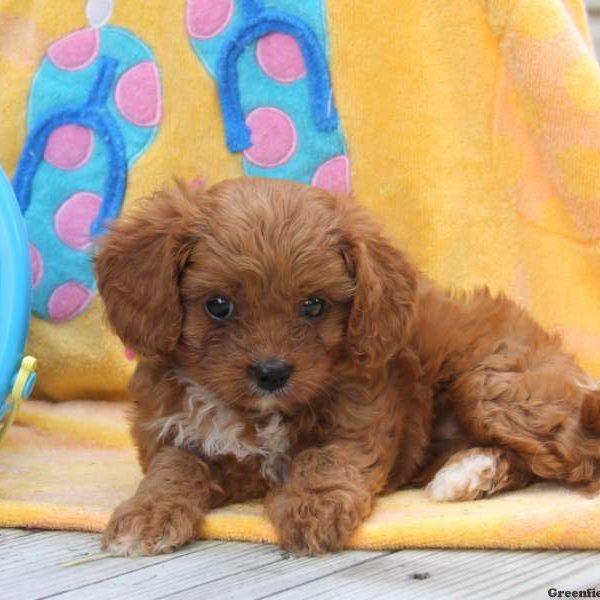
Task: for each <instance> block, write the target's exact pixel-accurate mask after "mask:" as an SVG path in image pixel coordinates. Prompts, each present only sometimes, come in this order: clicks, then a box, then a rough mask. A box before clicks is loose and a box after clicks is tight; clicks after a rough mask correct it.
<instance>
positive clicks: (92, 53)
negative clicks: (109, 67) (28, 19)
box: [48, 27, 100, 71]
mask: <svg viewBox="0 0 600 600" xmlns="http://www.w3.org/2000/svg"><path fill="white" fill-rule="evenodd" d="M99 47H100V38H99V35H98V30H97V29H92V28H91V27H90V28H88V29H79V30H77V31H74V32H73V33H70V34H69V35H67V36H65V37H64V38H61V39H60V40H57V41H56V42H54V43H53V44H52V45H51V46H50V47H49V48H48V58H49V59H50V60H51V61H52V62H53V63H54V65H56V66H57V67H58V68H59V69H64V70H65V71H78V70H79V69H83V68H84V67H87V66H88V65H89V64H90V63H91V62H93V61H94V59H95V58H96V56H97V55H98V49H99Z"/></svg>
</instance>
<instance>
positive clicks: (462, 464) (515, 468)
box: [426, 448, 531, 502]
mask: <svg viewBox="0 0 600 600" xmlns="http://www.w3.org/2000/svg"><path fill="white" fill-rule="evenodd" d="M530 480H531V472H530V471H529V469H527V468H526V467H525V465H524V464H523V463H522V461H521V460H520V459H519V457H518V456H517V455H516V454H515V453H514V452H511V451H510V450H502V449H500V448H469V449H468V450H459V451H458V452H456V453H455V454H453V455H452V456H451V457H450V458H449V459H448V460H447V462H446V463H445V464H444V466H443V467H442V468H441V469H440V470H439V471H437V473H436V474H435V475H434V477H433V479H432V480H431V481H430V482H429V484H428V486H427V488H426V492H427V495H428V496H429V497H430V498H431V499H432V500H435V501H437V502H449V501H459V500H477V499H478V498H482V497H483V496H491V495H492V494H495V493H497V492H500V491H503V490H514V489H518V488H521V487H524V486H526V485H527V484H528V483H529V481H530Z"/></svg>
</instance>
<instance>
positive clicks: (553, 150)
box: [0, 0, 600, 452]
mask: <svg viewBox="0 0 600 600" xmlns="http://www.w3.org/2000/svg"><path fill="white" fill-rule="evenodd" d="M150 4H151V5H150ZM150 4H149V3H148V2H126V1H124V0H115V1H114V2H111V1H110V0H89V1H88V3H87V6H86V3H85V2H84V0H55V1H54V2H14V1H13V0H0V74H1V75H0V78H1V80H0V163H1V164H2V167H3V168H4V170H5V171H6V172H7V173H9V174H10V175H11V177H13V181H14V182H15V184H18V185H17V187H18V188H20V189H21V188H22V189H25V188H26V187H27V186H26V185H23V184H19V181H21V178H22V177H23V176H22V175H19V173H20V172H21V169H22V167H23V161H24V162H25V163H26V164H27V163H28V161H30V162H31V160H32V159H31V158H27V157H26V154H27V153H26V152H25V149H26V148H30V146H29V144H30V142H31V139H32V134H33V132H34V131H36V129H37V128H38V127H40V126H41V124H42V123H43V122H45V121H47V120H48V118H50V117H51V116H52V115H54V114H55V113H56V112H61V111H63V112H64V111H81V110H82V107H83V106H85V105H86V103H89V102H91V103H92V105H94V106H97V107H98V106H99V107H104V109H105V114H107V115H109V116H110V117H111V118H112V119H113V121H114V123H116V124H117V127H116V130H117V131H118V134H117V135H116V136H113V138H117V139H118V138H119V136H120V137H121V138H122V140H123V146H124V148H125V162H126V163H127V168H126V181H125V182H124V183H126V185H123V188H124V193H123V195H122V197H121V198H120V199H119V200H118V201H116V200H115V201H113V199H114V198H116V197H118V195H119V194H116V195H115V194H114V191H115V190H117V191H118V190H119V189H120V186H121V184H120V183H119V182H123V181H124V180H123V176H122V173H123V170H122V169H111V168H110V167H109V165H108V161H109V160H112V159H111V158H110V156H111V154H110V149H109V144H108V143H107V142H105V140H104V138H103V137H102V133H98V132H97V130H96V129H94V128H93V127H91V126H90V124H89V123H88V124H86V123H82V122H78V121H77V120H75V121H69V122H65V123H61V125H60V127H59V128H58V129H53V130H52V133H48V139H47V140H46V142H45V146H44V148H43V149H42V148H41V147H38V146H35V144H34V145H33V146H31V149H32V151H33V155H34V157H35V156H37V157H38V158H39V157H40V156H41V160H40V162H39V164H38V165H37V168H35V169H33V170H31V172H30V173H29V176H28V177H29V182H30V185H31V194H30V196H29V197H27V196H28V195H27V193H25V194H23V193H20V194H19V197H20V199H21V202H22V205H23V207H24V210H25V215H26V218H27V221H28V225H29V227H30V235H31V242H32V257H33V260H34V267H35V274H36V277H35V283H36V288H35V302H36V303H35V310H36V314H38V315H39V316H40V317H41V318H34V320H33V324H32V328H31V337H30V348H29V351H30V352H31V353H32V354H34V355H35V356H37V357H38V358H39V383H38V387H37V390H38V393H39V394H41V395H43V396H44V397H51V398H53V399H68V398H89V397H102V398H106V397H122V394H123V393H124V390H125V388H126V384H127V379H128V377H129V375H130V373H131V370H132V367H133V363H131V362H127V361H126V359H125V357H124V352H123V348H122V345H121V344H120V343H119V341H118V340H117V339H116V338H115V337H114V336H113V335H112V334H111V333H110V332H109V330H108V328H107V327H106V325H105V322H104V321H103V318H102V306H101V303H100V301H99V298H98V296H97V294H95V291H94V290H95V285H94V281H93V278H92V276H91V267H90V263H89V255H90V253H91V252H92V250H93V238H94V236H95V235H96V233H97V232H99V231H101V229H102V226H103V222H102V221H103V219H108V220H110V218H112V217H113V216H114V215H116V214H117V213H118V212H119V211H120V210H122V211H127V210H129V208H130V207H131V206H132V205H133V204H134V203H135V201H136V199H137V198H140V197H142V196H147V195H149V194H150V193H151V192H152V191H153V190H155V189H157V188H159V187H160V186H161V185H163V184H164V182H165V181H167V180H168V179H170V178H171V177H172V176H173V175H179V176H181V177H184V178H186V179H188V180H194V179H196V178H197V177H198V176H201V177H203V178H204V179H205V180H206V181H207V182H208V183H213V182H216V181H219V180H220V179H223V178H228V177H235V176H239V175H241V174H243V173H244V172H246V173H251V174H262V175H266V176H270V177H288V178H293V179H297V180H300V181H305V182H314V183H316V184H317V185H320V186H322V187H326V188H329V189H335V190H348V189H349V188H350V166H351V182H352V185H351V187H352V190H353V192H354V193H355V194H356V196H357V198H358V199H359V200H360V201H361V202H363V203H364V204H365V205H367V206H368V208H369V209H370V210H371V211H372V212H373V213H375V215H376V216H377V217H378V218H379V219H380V220H381V221H382V222H383V223H384V224H385V227H386V229H387V231H388V233H389V234H390V235H391V236H392V237H394V238H395V239H396V240H397V242H398V244H399V245H400V246H402V247H404V248H406V250H408V252H409V253H410V254H411V255H412V256H413V257H414V258H415V260H416V262H417V263H418V265H419V266H420V267H421V268H422V269H423V270H424V271H425V272H426V273H427V274H428V275H430V276H432V277H433V278H435V279H436V280H438V281H440V282H441V283H442V284H445V285H449V286H451V287H453V288H458V289H462V288H471V287H473V286H477V285H481V284H488V285H489V286H490V287H491V288H492V289H493V290H494V291H500V290H502V291H505V292H507V293H508V294H510V295H511V296H512V297H513V298H515V299H517V300H518V301H519V302H520V303H521V304H522V305H524V306H525V307H527V308H528V309H529V310H531V311H532V313H533V314H534V316H535V317H536V318H537V319H538V320H539V321H540V322H541V323H542V325H544V326H545V327H547V328H548V329H553V330H558V331H560V332H561V333H562V335H563V336H564V339H565V342H566V345H567V347H568V349H569V350H571V351H572V352H574V353H575V354H576V355H577V357H578V359H579V361H580V362H581V364H582V365H583V366H584V367H585V368H587V369H589V370H590V372H591V373H592V374H593V375H595V376H597V377H598V376H600V302H599V301H598V298H600V258H599V257H600V254H599V241H598V240H599V236H600V210H599V207H600V180H599V175H598V174H599V173H600V145H599V142H598V140H600V72H599V69H598V66H597V63H596V61H595V57H594V52H593V49H592V46H591V43H590V40H589V35H588V32H587V27H586V23H585V10H584V4H583V2H582V0H516V1H515V0H487V1H483V0H482V1H477V2H475V1H473V0H453V2H440V1H439V0H406V1H404V2H401V3H399V2H397V1H396V0H380V1H378V2H348V1H347V0H305V1H304V0H303V1H296V0H254V1H252V0H250V1H249V0H211V1H208V0H187V1H186V0H172V1H170V0H169V1H167V0H155V2H153V3H150ZM111 5H112V13H111ZM90 7H91V8H94V9H95V12H94V10H90ZM98 7H99V8H100V9H102V10H99V8H98ZM86 8H87V11H86ZM98 10H99V13H100V16H99V17H98V14H99V13H98ZM103 11H104V12H103ZM92 17H93V18H92ZM73 40H74V41H73ZM53 60H54V61H57V62H58V63H59V66H57V65H56V64H55V63H54V62H52V61H53ZM88 61H89V64H88ZM106 61H108V67H107V66H106V65H107V62H106ZM111 61H117V62H118V66H117V68H116V70H115V72H114V74H113V76H114V78H113V81H112V83H110V85H109V84H108V83H107V82H108V81H109V80H110V77H109V76H111V71H110V68H111V67H110V64H111ZM61 64H62V67H61V66H60V65H61ZM102 65H104V67H103V68H104V69H108V70H106V71H105V77H106V78H100V77H99V75H100V67H101V66H102ZM140 65H142V66H140ZM151 65H152V66H151ZM64 67H66V68H64ZM128 72H132V73H133V75H131V76H129V77H127V78H125V73H128ZM159 73H160V77H159V79H160V83H159V82H158V78H157V77H158V74H159ZM120 81H122V82H124V83H122V85H119V82H120ZM93 90H96V92H94V93H92V92H93ZM128 90H129V91H128ZM98 92H101V93H98ZM104 100H105V103H104V104H103V101H104ZM94 103H95V104H94ZM28 107H29V108H28ZM97 110H100V109H99V108H98V109H97ZM132 111H133V112H132ZM136 111H137V112H141V113H142V114H141V116H140V115H139V114H138V115H137V116H135V114H133V113H136ZM136 114H137V113H136ZM103 122H104V121H103ZM92 130H93V131H92ZM90 131H91V133H90ZM342 132H343V133H342ZM117 144H118V142H117ZM38 145H39V142H38ZM110 146H111V147H115V144H114V142H111V143H110ZM88 154H89V156H88ZM86 159H87V160H86ZM19 161H21V163H20V166H19V167H17V165H18V163H19ZM122 162H123V161H121V164H122ZM79 164H81V166H77V165H79ZM65 167H67V168H65ZM28 169H30V167H28ZM85 174H89V175H90V176H89V178H88V177H87V176H86V177H84V175H85ZM28 177H24V178H23V179H24V180H27V179H28ZM109 177H112V178H113V179H111V181H113V182H116V183H117V184H116V185H114V184H113V183H111V184H110V185H109ZM107 190H108V191H107ZM111 193H112V196H111ZM73 198H74V199H73ZM111 198H112V199H111ZM69 200H71V201H70V202H68V201H69ZM90 242H92V244H91V245H90ZM65 284H66V285H67V286H68V287H67V288H63V287H61V286H64V285H65ZM65 289H66V291H67V292H69V293H66V294H65V293H64V292H62V291H59V292H57V291H56V290H65ZM54 294H56V295H54ZM53 295H54V296H53ZM51 299H52V302H51ZM80 311H81V312H80ZM70 317H75V318H70ZM52 319H55V320H52ZM57 320H61V322H57ZM0 452H1V449H0Z"/></svg>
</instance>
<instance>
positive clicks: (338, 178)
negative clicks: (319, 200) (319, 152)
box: [312, 154, 351, 193]
mask: <svg viewBox="0 0 600 600" xmlns="http://www.w3.org/2000/svg"><path fill="white" fill-rule="evenodd" d="M312 184H313V185H314V186H316V187H318V188H321V189H323V190H327V191H329V192H338V193H339V192H342V193H349V192H350V189H351V185H350V161H349V160H348V157H347V156H346V155H344V154H341V155H340V156H334V157H333V158H330V159H329V160H327V161H325V162H324V163H323V164H322V165H321V166H320V167H319V168H318V169H317V170H316V171H315V174H314V176H313V178H312Z"/></svg>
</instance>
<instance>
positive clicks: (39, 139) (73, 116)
mask: <svg viewBox="0 0 600 600" xmlns="http://www.w3.org/2000/svg"><path fill="white" fill-rule="evenodd" d="M117 64H118V63H117V61H116V60H115V59H113V58H108V57H101V58H100V64H99V70H98V75H97V77H96V80H95V82H94V85H93V87H92V90H91V91H90V94H89V96H88V100H87V101H86V103H85V104H83V105H81V106H80V107H77V108H72V109H63V110H59V111H56V112H53V113H51V114H50V115H49V116H48V117H47V118H46V119H45V120H44V121H42V123H40V124H39V125H38V126H37V127H35V128H34V129H33V130H32V131H31V133H30V134H29V136H28V138H27V141H26V143H25V148H24V150H23V152H22V154H21V159H20V160H19V164H18V165H17V170H16V173H15V176H14V178H13V187H14V189H15V194H16V196H17V200H18V202H19V206H20V208H21V212H22V213H23V214H25V212H26V211H27V209H28V208H29V203H30V201H31V190H32V186H33V179H34V176H35V173H36V172H37V169H38V167H39V164H40V162H41V161H42V159H43V157H44V151H45V149H46V145H47V143H48V138H49V137H50V135H51V134H52V132H53V131H55V130H56V129H58V128H59V127H62V126H63V125H81V126H83V127H88V128H90V129H92V130H93V131H94V132H95V133H96V134H97V135H98V136H99V137H100V138H101V139H102V140H103V142H105V143H106V146H107V149H108V155H109V174H108V178H107V181H106V186H105V191H104V195H103V202H102V205H101V207H100V211H99V213H98V216H97V217H96V219H95V220H94V222H93V223H92V227H91V233H92V235H97V234H99V233H102V232H103V230H104V224H105V223H106V221H107V220H109V219H114V218H116V217H117V216H118V214H119V210H120V207H121V203H122V200H123V195H124V193H125V188H126V186H127V158H126V149H125V140H124V138H123V135H122V134H121V132H120V130H119V127H118V125H117V122H116V121H115V119H114V118H113V116H112V115H111V114H110V112H109V111H108V109H107V108H106V100H107V99H108V96H109V94H110V90H111V87H112V84H113V82H114V79H115V74H116V68H117Z"/></svg>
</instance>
